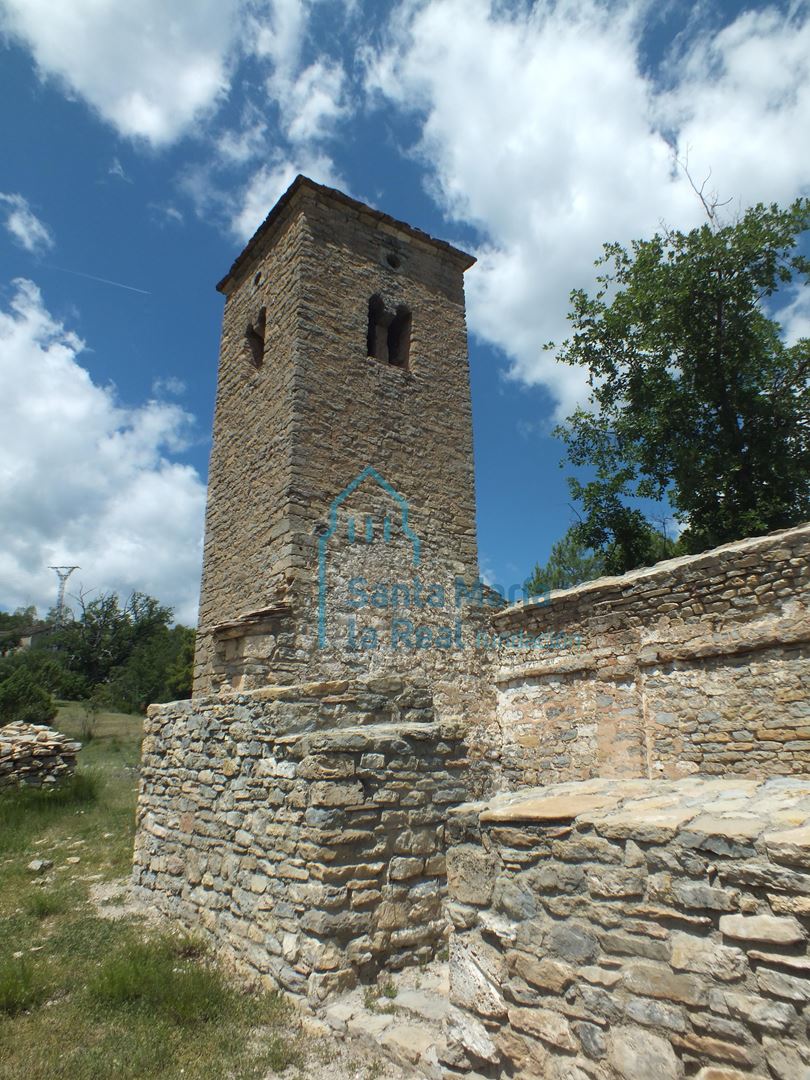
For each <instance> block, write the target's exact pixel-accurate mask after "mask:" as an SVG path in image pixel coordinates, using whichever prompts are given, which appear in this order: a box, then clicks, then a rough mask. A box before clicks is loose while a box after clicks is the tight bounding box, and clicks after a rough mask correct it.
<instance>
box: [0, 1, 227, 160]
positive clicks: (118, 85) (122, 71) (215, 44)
mask: <svg viewBox="0 0 810 1080" xmlns="http://www.w3.org/2000/svg"><path fill="white" fill-rule="evenodd" d="M239 10H240V3H239V0H195V2H194V3H193V4H167V3H165V0H133V2H131V3H127V4H121V3H119V2H118V0H3V3H2V4H0V29H3V30H5V31H6V32H7V33H8V34H9V35H11V36H12V37H13V38H14V39H16V40H17V41H19V42H21V43H22V44H24V45H25V46H26V47H27V48H28V49H30V51H31V54H32V55H33V57H34V60H35V61H36V64H37V68H38V70H39V72H40V74H41V75H42V76H43V77H45V78H54V79H57V80H58V81H59V82H61V83H62V84H63V85H64V86H65V87H66V88H67V89H68V90H69V91H70V92H71V93H73V94H75V95H77V96H78V97H81V98H83V99H84V100H85V101H86V102H87V103H88V104H89V105H90V106H92V107H93V108H94V109H95V110H96V111H97V112H98V113H99V115H100V116H102V117H103V118H104V120H106V121H107V122H108V123H110V124H112V125H113V126H114V127H115V128H116V130H117V131H118V132H119V133H120V134H122V135H125V136H130V137H138V138H143V139H146V140H147V141H148V142H150V143H152V144H153V145H155V146H162V145H166V144H168V143H171V142H173V141H174V140H175V139H177V138H178V136H180V135H181V134H183V133H184V132H185V131H186V130H187V129H188V127H189V126H190V125H191V124H193V122H194V121H196V120H197V119H198V118H199V117H200V116H201V115H202V114H204V113H205V112H206V111H207V110H209V109H210V108H211V107H212V106H213V105H215V104H216V103H217V102H218V101H219V100H220V99H221V98H222V97H223V96H224V94H225V93H226V92H227V90H228V86H229V63H230V58H231V56H232V54H233V50H234V47H235V45H236V43H237V41H238V27H239V18H238V14H239Z"/></svg>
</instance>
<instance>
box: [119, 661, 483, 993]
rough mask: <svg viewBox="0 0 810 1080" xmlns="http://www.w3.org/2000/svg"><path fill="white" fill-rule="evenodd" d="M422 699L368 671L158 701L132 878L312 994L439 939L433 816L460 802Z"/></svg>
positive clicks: (411, 688) (285, 983)
mask: <svg viewBox="0 0 810 1080" xmlns="http://www.w3.org/2000/svg"><path fill="white" fill-rule="evenodd" d="M463 764H464V762H463V760H461V759H460V758H459V757H458V742H457V734H456V733H455V732H454V731H453V730H452V729H450V728H447V727H446V726H445V727H443V726H442V725H439V724H438V723H436V722H435V721H434V719H433V710H432V704H431V699H430V694H429V692H428V691H427V690H426V689H425V688H424V686H418V685H409V684H406V683H404V682H403V681H402V680H396V679H377V680H367V681H366V682H363V683H355V684H353V685H349V684H348V683H346V682H343V683H340V682H334V683H319V684H310V685H306V686H292V687H290V686H287V687H268V688H266V689H265V690H262V691H257V692H255V693H252V694H234V695H224V696H220V697H217V698H203V699H198V700H195V701H194V702H193V703H192V702H176V703H174V704H171V705H157V706H152V707H151V708H150V710H149V714H148V717H147V721H146V735H145V739H144V744H143V769H142V773H141V787H140V794H139V801H138V832H137V838H136V846H135V865H134V883H135V886H136V889H137V892H138V893H139V895H140V896H141V897H142V898H143V899H144V900H145V901H147V902H148V903H150V904H154V905H155V906H157V908H158V909H159V910H161V911H162V912H164V913H165V914H167V915H169V916H170V917H172V918H173V919H175V920H177V921H179V922H180V923H181V924H183V925H185V926H186V927H188V928H189V929H191V930H194V931H198V932H202V933H204V934H206V935H208V936H210V938H211V940H212V941H213V943H214V944H215V946H216V947H217V948H218V949H219V950H220V951H221V952H222V954H223V955H225V956H226V957H228V958H230V959H231V960H232V961H233V962H235V963H236V965H237V966H238V967H239V968H241V969H243V970H245V971H247V972H249V973H252V974H253V975H257V976H260V977H262V978H263V979H264V980H266V982H267V984H268V985H270V986H276V985H281V986H282V987H284V988H285V989H287V990H289V991H291V992H293V993H296V994H303V995H307V996H308V997H309V999H310V1000H311V1001H313V1002H317V1001H319V1000H321V999H322V998H325V997H326V996H327V995H328V994H330V993H332V992H334V991H337V990H339V989H344V988H346V987H349V986H352V985H354V983H355V982H356V981H357V980H358V979H366V978H373V977H374V976H375V974H376V973H377V972H378V971H380V970H381V969H397V968H400V967H403V966H405V965H408V964H415V963H418V962H422V961H427V960H429V959H430V958H431V957H432V956H433V955H434V952H435V950H436V949H437V947H440V946H441V945H442V944H443V943H444V941H445V938H446V920H445V919H444V917H443V915H442V901H443V897H444V893H445V860H444V840H443V837H444V821H445V819H446V815H447V808H448V806H450V805H456V804H458V803H460V802H462V801H463V800H464V798H465V788H464V785H463V779H462V776H461V771H462V766H463Z"/></svg>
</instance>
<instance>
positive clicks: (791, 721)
mask: <svg viewBox="0 0 810 1080" xmlns="http://www.w3.org/2000/svg"><path fill="white" fill-rule="evenodd" d="M809 584H810V526H808V525H804V526H800V527H798V528H795V529H790V530H786V531H783V532H780V533H774V534H772V535H770V536H764V537H757V538H754V539H749V540H743V541H740V542H739V543H735V544H728V545H726V546H724V547H720V548H716V549H715V550H713V551H708V552H705V553H703V554H701V555H695V556H691V557H688V558H682V559H673V560H670V561H667V562H664V563H659V564H658V565H657V566H653V567H650V568H649V569H644V570H636V571H634V572H632V573H630V574H626V575H624V576H623V577H618V578H602V579H600V580H598V581H593V582H588V583H586V584H584V585H581V586H578V587H576V588H573V589H569V590H566V591H563V592H555V593H552V594H551V598H550V602H549V603H547V604H540V605H537V604H535V605H523V606H516V607H515V606H513V607H510V608H507V609H505V610H504V611H503V612H502V613H500V614H496V615H495V616H494V617H493V625H494V627H495V630H496V632H498V633H499V634H500V635H501V637H502V639H504V642H505V644H504V645H502V646H501V651H500V657H499V668H498V670H497V672H496V676H495V678H496V682H497V686H498V720H499V724H500V728H501V738H502V754H501V768H502V773H503V783H504V786H510V787H519V786H521V785H525V784H529V785H533V784H539V783H555V782H558V781H565V780H571V779H584V778H587V777H592V776H612V777H623V776H625V777H631V776H653V777H654V776H662V777H673V778H674V777H678V776H683V775H687V774H690V773H693V772H698V771H700V772H703V773H711V774H725V773H728V772H733V773H737V774H747V775H752V776H768V775H778V774H783V773H807V772H808V771H810V663H808V656H809V655H810V653H809V652H808V643H809V642H810V589H809V588H808V585H809ZM521 633H522V634H523V635H524V637H525V636H529V637H531V639H532V640H533V641H535V642H537V645H536V647H535V648H534V649H532V650H527V649H526V648H522V649H514V648H510V647H509V646H508V643H507V642H508V639H509V637H510V635H512V636H514V635H519V634H521ZM555 636H556V637H555ZM562 639H564V640H565V641H566V643H567V644H566V647H564V648H555V647H554V646H555V643H556V642H557V641H559V640H562ZM570 642H574V644H573V645H571V644H570Z"/></svg>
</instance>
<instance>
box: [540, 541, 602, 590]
mask: <svg viewBox="0 0 810 1080" xmlns="http://www.w3.org/2000/svg"><path fill="white" fill-rule="evenodd" d="M605 572H606V571H605V559H604V556H603V555H602V554H601V553H598V552H595V551H591V550H589V549H588V548H586V547H583V545H582V544H581V543H580V542H579V541H578V540H577V539H576V536H574V535H573V533H572V530H571V529H569V530H568V532H567V533H566V534H565V536H563V538H562V539H561V540H558V541H557V542H556V543H555V544H553V545H552V548H551V554H550V555H549V557H548V562H547V563H546V564H545V566H541V565H540V563H538V564H537V565H536V566H535V568H534V572H533V573H532V576H531V577H530V578H529V579H528V581H527V582H526V591H527V593H528V594H529V595H530V596H539V595H541V594H542V593H545V592H550V591H551V590H552V589H570V588H571V586H572V585H579V584H580V582H583V581H590V580H591V579H592V578H597V577H600V576H601V575H602V574H604V573H605Z"/></svg>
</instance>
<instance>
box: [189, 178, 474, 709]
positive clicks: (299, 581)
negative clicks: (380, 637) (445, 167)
mask: <svg viewBox="0 0 810 1080" xmlns="http://www.w3.org/2000/svg"><path fill="white" fill-rule="evenodd" d="M473 261H474V260H473V259H472V258H471V257H470V256H468V255H465V254H464V253H463V252H460V251H457V250H456V249H454V248H452V247H450V246H449V245H448V244H445V243H442V242H441V241H437V240H433V239H432V238H430V237H429V236H427V235H426V234H425V233H421V232H419V231H418V230H416V229H413V228H411V227H410V226H408V225H406V224H404V223H402V222H396V221H394V220H393V219H392V218H390V217H387V216H386V215H385V214H382V213H380V212H379V211H376V210H372V209H371V208H369V207H367V206H364V205H363V204H362V203H359V202H356V201H355V200H353V199H350V198H347V197H346V196H345V195H342V194H341V193H340V192H336V191H333V190H331V189H329V188H326V187H323V186H321V185H318V184H314V183H313V182H312V181H309V180H306V179H305V178H301V177H299V178H298V179H297V180H296V181H295V182H294V183H293V185H292V186H291V188H290V189H289V191H288V192H287V194H286V195H285V196H284V197H283V198H282V199H281V200H280V202H279V203H278V204H277V206H276V207H275V208H274V209H273V211H271V214H270V215H269V217H268V219H267V221H266V222H265V224H264V225H263V226H262V227H261V229H260V230H259V231H258V232H257V234H256V236H255V237H254V238H253V240H251V242H250V243H249V244H248V246H247V248H246V249H245V251H244V252H243V253H242V255H241V256H240V257H239V259H238V260H237V263H236V264H235V266H234V268H233V270H232V271H231V273H230V274H229V275H228V276H227V277H226V279H225V280H224V281H223V282H222V283H221V285H220V288H221V289H222V290H223V291H224V292H225V293H226V295H227V302H226V307H225V313H224V319H223V331H222V345H221V352H220V363H219V378H218V387H217V404H216V414H215V420H214V433H213V446H212V454H211V467H210V472H209V475H210V481H209V491H208V507H207V512H206V529H205V536H206V539H205V553H204V569H203V584H202V594H201V601H200V625H199V632H198V638H197V655H196V678H195V692H196V693H199V694H206V693H211V692H216V691H218V690H224V691H229V690H251V689H257V688H259V687H261V686H266V685H270V684H273V685H275V684H278V683H282V682H303V681H306V680H309V679H313V678H330V677H332V673H331V672H330V670H329V664H330V662H333V666H334V667H336V668H337V669H338V674H339V676H340V677H343V676H344V675H345V674H346V673H347V672H348V671H351V670H352V667H353V666H354V667H357V665H358V654H357V653H356V651H355V650H354V649H353V648H352V647H351V643H350V642H349V641H348V640H347V637H346V634H345V633H344V634H343V637H342V640H341V641H337V640H336V639H335V638H334V636H330V640H329V645H330V649H331V654H332V655H331V658H330V656H328V655H325V653H324V650H323V648H322V644H321V643H320V642H319V635H318V626H317V612H318V600H319V594H318V574H319V539H320V537H322V536H323V535H324V533H325V532H326V531H327V529H328V527H329V514H330V508H331V507H332V504H333V501H334V500H335V499H336V498H338V497H340V496H341V494H342V493H343V492H344V491H345V489H346V488H347V486H348V485H350V484H351V483H352V482H353V481H354V480H355V479H356V478H357V477H358V476H359V475H360V474H361V473H363V471H364V470H367V469H369V468H371V469H373V470H374V472H375V474H376V475H378V476H379V477H381V478H382V479H383V481H384V483H385V485H387V488H388V491H387V492H386V491H384V490H382V489H381V488H380V487H379V486H378V485H376V483H375V482H374V481H371V482H369V483H368V484H366V485H365V487H364V489H363V491H362V492H360V491H359V492H357V493H356V495H357V500H356V505H355V508H354V511H353V516H354V517H355V518H356V525H357V535H358V541H359V542H364V541H365V539H366V527H367V526H368V528H369V530H371V526H372V523H373V533H374V539H375V540H376V541H379V542H380V544H382V537H383V529H384V527H385V528H386V540H385V542H386V544H387V547H388V552H387V554H388V558H387V559H385V560H382V561H381V567H382V575H383V580H384V581H385V582H386V583H389V584H391V583H395V582H406V583H407V582H410V581H411V579H412V577H413V576H414V573H415V570H414V564H413V560H412V559H411V560H410V561H408V562H402V561H397V559H396V558H395V557H392V556H393V549H394V545H393V544H388V531H389V530H390V531H391V532H392V534H393V535H392V537H391V539H393V540H396V539H397V536H396V532H397V528H398V516H399V515H401V513H402V506H401V505H397V503H396V498H394V499H393V500H392V498H391V493H392V492H393V493H395V494H396V496H398V497H400V498H401V500H404V506H405V507H406V508H407V515H408V518H409V521H410V528H411V529H412V530H413V533H414V534H415V535H416V536H417V537H418V538H419V541H420V544H421V562H420V565H419V570H418V573H419V575H420V576H421V578H422V580H423V581H424V582H426V583H427V582H432V581H439V580H445V579H452V578H453V576H454V575H456V574H459V575H461V576H463V577H465V579H467V580H470V581H473V580H475V579H476V578H477V576H478V565H477V546H476V532H475V492H474V476H473V457H472V418H471V403H470V388H469V370H468V359H467V331H466V322H465V312H464V283H463V274H464V270H465V269H467V268H468V267H469V266H470V265H472V263H473ZM373 296H378V297H380V298H381V300H382V302H383V303H384V305H385V307H386V309H387V310H388V311H389V312H393V311H395V310H397V309H399V308H400V307H405V308H407V309H408V311H409V312H410V316H411V330H410V352H409V358H408V363H407V366H406V367H399V366H396V365H393V364H389V363H387V362H384V361H381V360H379V359H376V358H375V357H373V356H369V344H368V331H369V303H370V300H371V298H372V297H373ZM262 311H264V312H265V315H264V318H265V330H264V344H263V351H262V355H261V358H260V360H259V362H258V363H256V362H255V357H254V355H253V352H252V351H251V349H250V348H249V346H248V343H247V341H246V336H245V331H246V327H248V326H254V325H256V324H257V319H258V318H259V314H260V313H261V312H262ZM361 496H362V498H361ZM392 502H393V506H392ZM348 509H349V506H348V504H347V505H346V506H344V507H342V510H343V511H348ZM355 511H356V512H355ZM386 517H387V518H388V524H387V526H384V520H385V518H386ZM342 524H344V525H345V524H348V522H347V521H343V522H342ZM341 536H343V537H344V538H345V534H342V533H340V532H336V533H334V534H331V533H330V537H329V561H330V566H331V567H332V569H333V570H334V571H335V574H336V577H337V580H336V581H333V582H332V583H331V585H332V586H337V585H340V584H341V583H342V584H343V586H344V588H343V589H342V594H343V595H341V589H340V588H336V587H332V588H330V611H334V610H335V609H336V607H337V606H338V605H340V604H341V603H342V604H343V606H342V613H343V616H344V622H345V618H346V617H348V615H350V614H351V613H352V609H350V608H347V607H346V604H345V600H346V597H345V592H346V589H345V585H346V582H347V581H348V580H349V578H350V577H351V576H352V574H351V573H350V570H349V567H348V562H349V561H350V560H348V559H346V558H345V555H346V545H345V544H343V546H341ZM371 569H372V567H371V566H369V571H370V570H371ZM365 576H366V577H367V578H368V580H369V581H372V580H374V579H373V577H372V575H371V573H370V572H369V573H367V574H366V575H365ZM244 616H248V618H247V619H245V618H244ZM389 622H390V620H389ZM408 651H409V653H410V656H409V660H408V661H407V662H406V664H407V666H408V668H409V669H410V665H411V661H413V660H414V659H416V660H417V661H418V660H419V657H420V655H421V654H420V652H419V650H418V649H416V648H414V647H411V648H410V649H409V650H408ZM369 656H370V654H369V653H365V654H361V655H360V656H359V661H360V662H361V666H364V667H365V669H366V670H368V669H369ZM374 656H375V660H374V662H375V664H377V665H378V666H380V665H383V666H385V665H387V670H388V671H392V670H402V668H403V664H402V660H401V653H400V655H399V656H397V655H396V654H395V652H394V649H393V648H392V647H390V643H389V644H387V645H385V646H383V645H382V644H381V647H380V648H379V649H377V650H376V652H375V654H374Z"/></svg>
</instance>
